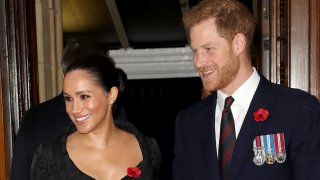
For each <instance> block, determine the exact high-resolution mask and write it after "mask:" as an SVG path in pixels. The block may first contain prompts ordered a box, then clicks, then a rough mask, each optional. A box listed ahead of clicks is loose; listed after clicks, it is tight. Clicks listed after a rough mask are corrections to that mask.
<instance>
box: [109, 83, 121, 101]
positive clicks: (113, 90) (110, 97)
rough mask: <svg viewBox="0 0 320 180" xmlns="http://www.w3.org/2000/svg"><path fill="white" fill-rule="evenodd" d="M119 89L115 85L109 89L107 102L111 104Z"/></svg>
mask: <svg viewBox="0 0 320 180" xmlns="http://www.w3.org/2000/svg"><path fill="white" fill-rule="evenodd" d="M118 93H119V90H118V88H117V87H115V86H113V87H112V88H111V89H110V91H109V95H108V96H109V98H108V99H109V104H113V103H114V102H115V101H116V100H117V98H118Z"/></svg>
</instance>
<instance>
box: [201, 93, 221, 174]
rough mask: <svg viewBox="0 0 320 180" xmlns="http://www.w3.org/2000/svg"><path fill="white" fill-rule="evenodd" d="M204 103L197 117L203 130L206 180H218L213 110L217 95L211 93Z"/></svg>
mask: <svg viewBox="0 0 320 180" xmlns="http://www.w3.org/2000/svg"><path fill="white" fill-rule="evenodd" d="M207 101H208V102H207V103H204V107H205V110H204V111H202V113H201V114H200V115H199V120H203V123H204V124H203V126H204V130H203V131H202V132H200V133H201V138H200V140H201V141H202V146H203V147H202V150H203V157H204V161H205V165H206V168H207V171H206V172H207V173H208V175H207V176H206V177H208V179H216V180H219V179H220V170H219V165H218V159H217V150H216V135H215V109H216V102H217V93H213V94H212V95H211V96H210V97H208V98H207Z"/></svg>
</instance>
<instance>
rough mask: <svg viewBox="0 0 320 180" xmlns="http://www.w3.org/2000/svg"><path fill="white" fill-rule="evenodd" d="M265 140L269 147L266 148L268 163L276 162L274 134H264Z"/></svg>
mask: <svg viewBox="0 0 320 180" xmlns="http://www.w3.org/2000/svg"><path fill="white" fill-rule="evenodd" d="M264 140H265V141H264V142H266V145H267V149H266V154H267V157H266V163H267V164H273V163H274V162H275V156H274V154H275V153H274V144H273V136H272V135H265V136H264Z"/></svg>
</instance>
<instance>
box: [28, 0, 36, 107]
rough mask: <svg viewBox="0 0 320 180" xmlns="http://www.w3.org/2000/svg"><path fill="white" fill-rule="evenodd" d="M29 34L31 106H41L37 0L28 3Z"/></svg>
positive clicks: (29, 0)
mask: <svg viewBox="0 0 320 180" xmlns="http://www.w3.org/2000/svg"><path fill="white" fill-rule="evenodd" d="M26 11H27V13H26V15H27V24H28V25H27V33H28V37H27V38H28V46H29V54H28V62H29V64H30V72H32V73H30V88H31V89H30V91H31V94H30V96H31V104H32V105H36V104H39V84H38V82H39V81H38V52H37V29H36V11H35V0H28V1H26Z"/></svg>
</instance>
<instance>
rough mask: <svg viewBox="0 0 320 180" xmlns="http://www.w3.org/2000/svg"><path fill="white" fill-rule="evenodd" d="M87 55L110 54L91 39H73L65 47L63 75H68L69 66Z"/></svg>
mask: <svg viewBox="0 0 320 180" xmlns="http://www.w3.org/2000/svg"><path fill="white" fill-rule="evenodd" d="M86 54H101V55H105V54H108V51H106V50H104V49H103V48H102V46H100V45H99V44H98V43H97V42H95V41H92V40H89V39H72V40H70V41H69V42H68V43H67V44H66V45H65V47H64V49H63V52H62V57H61V67H62V71H63V74H65V73H66V70H67V69H68V67H69V65H70V64H72V62H73V61H77V60H78V59H79V57H82V56H83V55H86Z"/></svg>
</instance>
